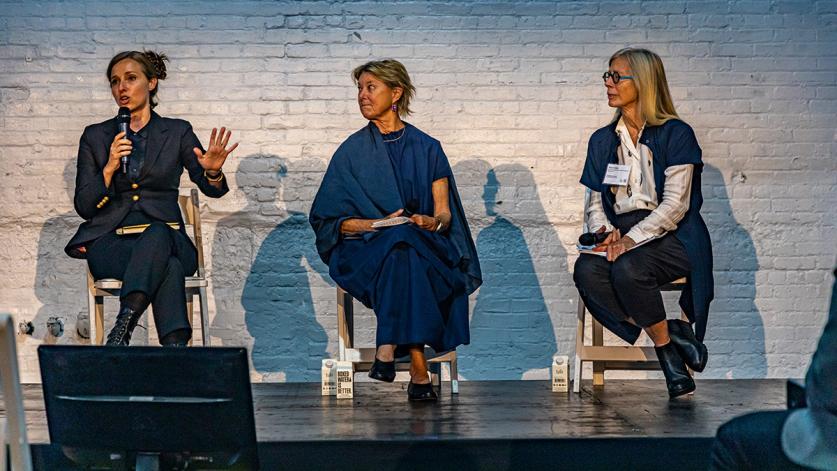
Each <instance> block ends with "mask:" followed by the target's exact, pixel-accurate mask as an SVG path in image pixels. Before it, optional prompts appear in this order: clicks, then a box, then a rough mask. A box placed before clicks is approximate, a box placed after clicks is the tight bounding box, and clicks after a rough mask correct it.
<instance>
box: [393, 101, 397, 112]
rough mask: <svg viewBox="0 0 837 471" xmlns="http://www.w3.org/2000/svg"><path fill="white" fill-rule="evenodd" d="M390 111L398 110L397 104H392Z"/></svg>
mask: <svg viewBox="0 0 837 471" xmlns="http://www.w3.org/2000/svg"><path fill="white" fill-rule="evenodd" d="M392 111H398V105H396V104H395V103H393V104H392Z"/></svg>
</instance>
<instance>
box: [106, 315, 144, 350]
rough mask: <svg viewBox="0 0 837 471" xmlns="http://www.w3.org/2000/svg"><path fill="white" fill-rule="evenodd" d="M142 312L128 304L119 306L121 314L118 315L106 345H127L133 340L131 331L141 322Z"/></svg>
mask: <svg viewBox="0 0 837 471" xmlns="http://www.w3.org/2000/svg"><path fill="white" fill-rule="evenodd" d="M140 316H142V312H136V311H134V310H133V309H131V308H129V307H127V306H120V307H119V314H117V315H116V322H115V323H114V324H113V329H111V331H110V333H109V334H108V340H107V342H106V343H105V345H114V346H127V345H128V344H129V343H130V342H131V333H132V332H133V331H134V328H135V327H136V326H137V322H139V318H140Z"/></svg>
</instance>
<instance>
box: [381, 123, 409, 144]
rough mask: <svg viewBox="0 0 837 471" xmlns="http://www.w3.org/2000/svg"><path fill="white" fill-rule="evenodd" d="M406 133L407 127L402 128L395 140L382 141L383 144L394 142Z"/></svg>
mask: <svg viewBox="0 0 837 471" xmlns="http://www.w3.org/2000/svg"><path fill="white" fill-rule="evenodd" d="M406 132H407V126H404V129H402V130H401V134H400V135H399V136H398V137H396V138H395V139H384V142H395V141H397V140H399V139H401V138H402V137H404V134H405V133H406Z"/></svg>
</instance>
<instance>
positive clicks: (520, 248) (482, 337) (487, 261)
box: [453, 160, 566, 380]
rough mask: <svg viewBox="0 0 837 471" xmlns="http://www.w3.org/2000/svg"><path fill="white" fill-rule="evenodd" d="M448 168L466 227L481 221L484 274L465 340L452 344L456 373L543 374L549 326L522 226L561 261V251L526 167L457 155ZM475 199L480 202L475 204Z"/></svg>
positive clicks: (551, 344)
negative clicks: (468, 341)
mask: <svg viewBox="0 0 837 471" xmlns="http://www.w3.org/2000/svg"><path fill="white" fill-rule="evenodd" d="M453 171H454V175H456V181H457V186H458V187H459V190H460V193H462V200H463V202H464V204H465V206H466V210H467V212H468V218H469V222H470V223H471V227H472V230H473V231H474V233H477V229H478V228H481V230H479V233H478V235H477V237H476V245H477V252H478V253H479V257H480V263H481V265H482V273H483V284H482V286H481V287H480V289H479V291H478V293H477V297H476V303H475V304H474V308H473V314H472V316H471V344H470V345H468V346H464V347H461V348H460V349H459V350H458V352H459V365H460V372H461V373H462V375H463V376H464V377H465V378H468V379H498V380H499V379H521V378H524V376H527V373H530V374H532V373H534V374H535V375H536V376H542V377H544V378H547V377H548V376H545V375H547V373H546V370H547V368H549V365H550V362H551V360H552V356H553V355H554V354H555V353H556V351H557V346H556V340H555V330H554V327H553V323H552V320H551V318H550V315H549V310H548V309H547V304H546V301H545V300H544V295H543V291H542V290H541V284H540V281H539V278H538V273H537V272H536V270H535V266H534V264H533V261H532V255H531V252H530V249H529V245H528V243H527V240H526V236H525V235H524V232H523V230H522V229H521V228H526V229H527V232H528V231H529V230H532V231H533V233H537V234H538V236H537V237H535V238H533V239H532V240H537V244H538V246H539V247H542V248H545V249H547V250H550V251H555V250H558V252H559V253H557V254H556V257H557V259H559V260H563V263H564V264H566V253H565V251H564V249H563V246H562V245H561V242H560V240H558V236H557V234H556V233H555V231H554V229H553V228H552V227H551V225H550V224H549V223H548V219H547V217H546V213H545V212H544V209H543V206H542V204H541V202H540V200H539V198H538V192H537V187H536V185H535V181H534V178H533V177H532V173H531V171H530V170H529V168H527V167H525V166H523V165H518V164H507V165H499V166H497V167H495V168H493V169H492V168H491V166H490V165H488V163H486V162H484V161H482V160H470V161H465V162H460V163H458V164H457V165H455V166H454V169H453ZM480 200H482V202H483V205H482V206H481V207H477V204H478V203H477V202H478V201H480ZM545 222H546V224H544V223H545ZM530 237H531V236H530ZM533 370H539V371H533ZM538 373H540V374H538Z"/></svg>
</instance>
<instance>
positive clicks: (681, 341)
mask: <svg viewBox="0 0 837 471" xmlns="http://www.w3.org/2000/svg"><path fill="white" fill-rule="evenodd" d="M668 335H669V337H671V343H673V344H674V346H675V347H677V351H678V352H679V353H680V356H681V357H683V361H685V362H686V365H687V366H688V367H689V368H691V369H693V370H695V371H697V372H698V373H700V372H701V371H703V369H704V368H706V362H707V360H709V350H707V349H706V345H704V344H703V342H701V341H700V340H698V339H697V337H695V333H694V331H692V326H691V325H689V323H688V322H685V321H682V320H680V319H669V320H668Z"/></svg>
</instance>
